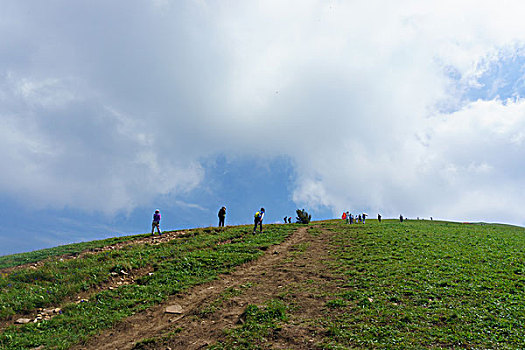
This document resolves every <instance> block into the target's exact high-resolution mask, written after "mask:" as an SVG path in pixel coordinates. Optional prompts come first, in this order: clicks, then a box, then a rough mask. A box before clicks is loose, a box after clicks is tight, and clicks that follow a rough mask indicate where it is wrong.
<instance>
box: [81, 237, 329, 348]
mask: <svg viewBox="0 0 525 350" xmlns="http://www.w3.org/2000/svg"><path fill="white" fill-rule="evenodd" d="M325 239H326V237H322V236H320V235H318V236H314V235H311V234H309V233H308V232H307V228H306V227H302V228H299V229H298V230H297V231H296V232H295V233H294V234H293V235H291V236H290V237H289V238H288V239H287V240H286V241H285V242H284V243H282V244H280V245H277V246H273V247H271V248H270V249H268V250H267V251H266V252H265V254H264V255H263V256H262V257H260V258H259V259H258V260H256V261H253V262H250V263H248V264H245V265H243V266H241V267H239V268H238V269H236V270H235V271H234V272H232V273H231V274H226V275H222V276H220V277H219V278H218V279H217V280H215V281H213V282H210V283H206V284H203V285H200V286H197V287H194V288H192V289H189V290H187V291H185V292H183V293H181V294H179V295H176V296H173V297H171V298H170V300H168V301H167V302H165V303H163V304H161V305H159V306H157V307H154V308H151V309H149V310H146V311H144V312H141V313H138V314H136V315H134V316H131V317H129V318H127V319H126V320H124V321H122V322H120V323H119V324H118V325H116V326H115V327H114V328H113V329H111V330H108V331H106V332H103V333H101V334H99V335H98V336H95V337H93V338H92V339H90V340H89V341H88V342H87V343H86V344H82V345H79V346H76V347H74V348H73V349H111V350H113V349H119V350H121V349H132V348H133V347H134V346H135V344H136V343H137V342H140V341H141V340H144V339H149V340H150V341H147V342H144V341H143V342H142V344H141V349H164V350H165V349H200V348H203V347H206V346H207V345H210V344H214V343H216V342H217V341H220V340H221V339H224V337H225V333H224V330H226V329H231V328H234V327H237V326H239V324H240V323H242V315H243V313H244V311H245V309H246V306H247V305H248V304H256V305H261V304H264V303H265V302H266V301H268V300H270V299H273V298H280V299H281V300H283V301H284V302H285V303H286V304H288V305H292V306H293V307H292V309H291V310H290V311H289V312H290V317H289V320H288V322H287V323H286V324H285V325H284V326H283V327H282V328H281V329H280V330H279V331H278V332H277V333H276V334H274V336H273V337H272V338H271V339H267V343H265V345H268V347H271V348H275V349H291V348H292V349H315V348H317V347H316V345H315V344H316V343H318V342H319V341H320V339H321V337H322V334H321V331H322V330H321V329H320V328H319V326H318V324H317V322H316V319H317V318H318V317H319V316H320V315H322V314H323V312H325V306H324V305H325V295H326V293H329V292H330V291H333V288H335V287H334V285H335V283H333V282H334V277H333V276H332V275H331V274H330V272H329V270H328V269H327V268H326V265H325V263H324V262H325V260H327V259H328V254H327V251H326V249H327V248H326V245H325V243H324V242H325ZM232 290H236V291H237V293H234V294H231V293H229V291H232ZM174 304H176V305H178V306H180V307H182V313H181V314H169V313H166V312H165V310H166V307H168V306H170V305H174Z"/></svg>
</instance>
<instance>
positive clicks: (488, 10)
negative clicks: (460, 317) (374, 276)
mask: <svg viewBox="0 0 525 350" xmlns="http://www.w3.org/2000/svg"><path fill="white" fill-rule="evenodd" d="M0 8H1V9H2V10H1V11H0V162H1V164H2V171H0V255H4V254H11V253H18V252H24V251H30V250H35V249H41V248H45V247H52V246H57V245H62V244H67V243H72V242H79V241H86V240H93V239H102V238H106V237H114V236H120V235H127V234H133V233H144V232H148V231H149V230H150V228H151V216H152V214H153V211H154V210H155V209H157V208H158V209H160V210H161V214H162V221H161V228H162V229H184V228H192V227H205V226H210V225H216V224H217V211H218V210H219V208H220V207H221V206H223V205H225V206H226V207H227V218H226V224H231V225H233V224H248V223H250V222H252V221H253V213H254V212H255V211H256V210H257V209H259V208H260V207H265V209H266V217H265V222H267V223H273V222H280V221H282V218H283V217H284V216H292V217H294V216H295V215H294V214H295V210H296V209H297V208H305V209H306V210H307V211H308V212H310V213H311V214H312V217H313V219H314V220H315V219H327V218H334V217H339V216H340V215H341V212H342V211H343V210H344V211H346V210H350V211H351V212H355V213H357V212H367V213H369V214H370V216H371V217H374V216H375V215H376V214H377V213H381V214H382V215H383V217H384V218H387V217H398V216H399V215H400V214H402V215H404V216H405V217H409V218H416V217H421V218H429V217H430V216H432V217H434V218H435V219H444V220H457V221H485V222H501V223H509V224H515V225H525V217H524V214H523V211H522V208H523V207H525V177H524V176H523V174H524V172H525V163H524V161H523V159H525V145H524V142H525V100H524V99H523V98H522V95H523V94H525V79H524V78H525V21H523V19H522V14H523V13H525V3H523V1H512V0H509V1H484V0H477V1H471V0H463V1H449V0H440V1H433V0H431V1H415V0H414V1H408V0H400V1H395V2H392V1H387V0H368V1H336V0H322V1H315V0H298V1H293V0H290V1H272V0H267V1H249V0H243V1H205V0H192V1H184V0H177V1H169V0H153V1H134V0H126V1H119V0H115V1H110V2H108V1H96V0H93V1H75V2H71V1H62V0H49V1H45V2H42V1H37V0H29V1H18V0H0Z"/></svg>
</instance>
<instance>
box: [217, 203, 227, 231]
mask: <svg viewBox="0 0 525 350" xmlns="http://www.w3.org/2000/svg"><path fill="white" fill-rule="evenodd" d="M218 216H219V227H224V219H225V218H226V207H222V208H221V209H220V210H219V214H218Z"/></svg>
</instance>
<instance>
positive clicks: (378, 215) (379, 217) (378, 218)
mask: <svg viewBox="0 0 525 350" xmlns="http://www.w3.org/2000/svg"><path fill="white" fill-rule="evenodd" d="M377 221H379V222H381V214H377Z"/></svg>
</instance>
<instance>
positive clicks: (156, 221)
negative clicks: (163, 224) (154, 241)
mask: <svg viewBox="0 0 525 350" xmlns="http://www.w3.org/2000/svg"><path fill="white" fill-rule="evenodd" d="M155 227H156V228H157V231H158V232H159V236H160V235H162V232H160V210H158V209H157V210H155V213H154V214H153V222H152V223H151V234H152V235H155V234H154V233H153V232H155Z"/></svg>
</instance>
